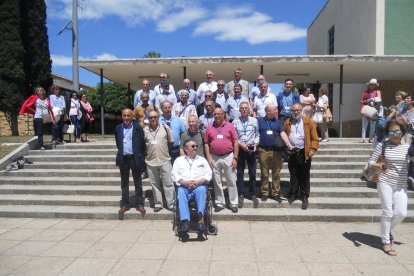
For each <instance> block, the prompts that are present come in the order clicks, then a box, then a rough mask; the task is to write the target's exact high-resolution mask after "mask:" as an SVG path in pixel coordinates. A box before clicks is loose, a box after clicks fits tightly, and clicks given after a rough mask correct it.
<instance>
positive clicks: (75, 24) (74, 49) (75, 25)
mask: <svg viewBox="0 0 414 276" xmlns="http://www.w3.org/2000/svg"><path fill="white" fill-rule="evenodd" d="M78 55H79V53H78V0H72V75H73V76H72V79H73V91H76V92H79V67H78Z"/></svg>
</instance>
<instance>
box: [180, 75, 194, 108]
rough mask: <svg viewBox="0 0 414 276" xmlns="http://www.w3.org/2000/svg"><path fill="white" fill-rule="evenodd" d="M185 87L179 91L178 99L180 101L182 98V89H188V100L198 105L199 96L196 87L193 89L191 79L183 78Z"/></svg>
mask: <svg viewBox="0 0 414 276" xmlns="http://www.w3.org/2000/svg"><path fill="white" fill-rule="evenodd" d="M183 85H184V87H183V89H182V90H180V91H178V92H177V101H180V99H181V91H183V90H187V91H188V95H189V96H188V102H189V103H191V104H193V105H194V106H197V104H198V97H197V92H196V91H195V90H194V89H191V87H190V85H191V81H190V80H189V79H184V80H183Z"/></svg>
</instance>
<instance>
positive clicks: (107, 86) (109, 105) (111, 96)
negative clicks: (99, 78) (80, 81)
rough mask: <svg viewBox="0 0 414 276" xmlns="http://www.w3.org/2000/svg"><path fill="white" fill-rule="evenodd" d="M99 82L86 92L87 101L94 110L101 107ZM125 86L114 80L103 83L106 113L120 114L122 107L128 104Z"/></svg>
mask: <svg viewBox="0 0 414 276" xmlns="http://www.w3.org/2000/svg"><path fill="white" fill-rule="evenodd" d="M99 90H100V87H99V84H98V85H97V87H96V88H94V89H90V90H88V92H87V95H88V98H89V102H90V104H91V105H92V106H93V108H94V109H95V110H98V109H100V108H101V93H100V91H99ZM127 90H128V89H127V88H126V87H124V86H123V85H120V84H118V83H114V82H107V83H104V95H103V97H104V100H103V101H104V107H105V112H106V113H111V114H115V115H119V114H121V111H122V109H123V108H124V107H126V106H128V93H127Z"/></svg>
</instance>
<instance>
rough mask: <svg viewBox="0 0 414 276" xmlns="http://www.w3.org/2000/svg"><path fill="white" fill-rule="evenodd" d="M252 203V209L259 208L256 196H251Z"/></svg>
mask: <svg viewBox="0 0 414 276" xmlns="http://www.w3.org/2000/svg"><path fill="white" fill-rule="evenodd" d="M252 201H253V208H257V207H259V200H258V199H257V197H256V196H252Z"/></svg>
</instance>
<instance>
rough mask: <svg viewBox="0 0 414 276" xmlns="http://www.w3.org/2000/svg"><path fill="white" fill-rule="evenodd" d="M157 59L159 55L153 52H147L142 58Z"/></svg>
mask: <svg viewBox="0 0 414 276" xmlns="http://www.w3.org/2000/svg"><path fill="white" fill-rule="evenodd" d="M159 57H161V54H160V53H158V52H155V51H149V52H148V53H146V54H145V55H144V56H143V58H159Z"/></svg>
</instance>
